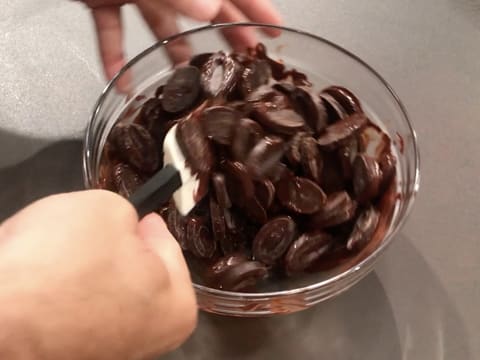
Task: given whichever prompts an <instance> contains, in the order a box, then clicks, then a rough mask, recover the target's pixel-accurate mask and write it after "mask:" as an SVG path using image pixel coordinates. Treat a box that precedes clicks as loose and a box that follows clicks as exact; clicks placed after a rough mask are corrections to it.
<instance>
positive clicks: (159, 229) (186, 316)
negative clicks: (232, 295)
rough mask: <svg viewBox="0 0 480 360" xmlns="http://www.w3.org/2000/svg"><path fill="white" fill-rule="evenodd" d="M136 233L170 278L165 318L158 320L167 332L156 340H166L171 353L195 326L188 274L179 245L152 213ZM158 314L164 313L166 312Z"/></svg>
mask: <svg viewBox="0 0 480 360" xmlns="http://www.w3.org/2000/svg"><path fill="white" fill-rule="evenodd" d="M138 233H139V236H140V237H141V238H142V239H143V240H144V241H145V242H146V244H147V246H149V248H150V249H152V251H153V252H154V253H155V254H156V255H157V256H158V257H159V258H160V259H161V260H162V262H163V265H164V266H165V268H166V270H167V272H168V275H169V279H170V281H169V282H170V284H171V288H170V293H171V301H170V302H169V310H168V315H167V316H163V318H162V319H161V321H160V322H161V323H163V325H164V326H166V328H167V329H169V333H168V334H167V335H166V334H162V333H161V332H160V334H161V336H159V339H161V340H162V341H164V342H165V341H167V345H166V349H167V351H171V350H173V349H175V348H177V347H178V346H180V345H181V344H182V343H183V342H184V341H185V340H186V339H187V338H188V336H190V334H191V333H192V332H193V330H194V328H195V326H196V323H197V303H196V298H195V293H194V290H193V287H192V283H191V280H190V274H189V272H188V268H187V265H186V263H185V260H184V258H183V255H182V251H181V249H180V246H179V245H178V243H177V241H176V240H175V239H174V238H173V236H172V235H171V234H170V233H169V231H168V229H167V227H166V225H165V223H164V222H163V220H162V218H161V217H160V216H159V215H157V214H155V213H153V214H150V215H147V216H146V217H144V218H143V219H142V221H140V223H139V225H138ZM159 314H165V309H162V311H159ZM158 341H159V340H158Z"/></svg>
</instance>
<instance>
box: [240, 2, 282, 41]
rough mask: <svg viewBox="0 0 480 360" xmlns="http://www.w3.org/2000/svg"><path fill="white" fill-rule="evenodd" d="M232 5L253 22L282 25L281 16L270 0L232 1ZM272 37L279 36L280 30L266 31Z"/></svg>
mask: <svg viewBox="0 0 480 360" xmlns="http://www.w3.org/2000/svg"><path fill="white" fill-rule="evenodd" d="M231 1H232V3H233V4H234V5H235V6H236V7H237V8H238V9H239V10H240V11H242V12H243V13H244V14H245V16H246V17H247V18H249V19H250V20H251V21H254V22H259V23H266V24H274V25H279V24H281V22H282V21H281V17H280V14H279V13H278V12H277V10H276V9H275V7H274V6H273V4H272V3H271V1H270V0H255V1H251V0H231ZM265 32H266V33H267V34H268V35H270V36H278V35H279V34H280V31H279V30H276V29H266V30H265Z"/></svg>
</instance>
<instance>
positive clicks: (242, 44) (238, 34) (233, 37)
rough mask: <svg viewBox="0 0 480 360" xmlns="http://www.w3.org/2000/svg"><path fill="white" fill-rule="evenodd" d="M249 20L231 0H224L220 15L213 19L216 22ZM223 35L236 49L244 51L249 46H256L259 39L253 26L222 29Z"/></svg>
mask: <svg viewBox="0 0 480 360" xmlns="http://www.w3.org/2000/svg"><path fill="white" fill-rule="evenodd" d="M242 21H247V18H246V17H245V16H244V15H243V13H242V12H241V11H240V10H239V9H238V8H237V7H236V6H235V5H233V4H232V3H231V2H230V1H224V2H223V3H222V6H221V8H220V11H219V13H218V15H217V16H216V17H215V18H214V19H213V21H212V22H213V23H214V24H218V23H228V22H242ZM222 33H223V36H224V37H225V39H226V40H227V41H228V42H229V43H230V45H231V46H232V48H233V50H234V51H243V50H245V48H247V47H255V45H256V43H257V39H256V37H255V32H254V30H253V29H252V28H248V27H241V28H232V29H228V28H227V29H222Z"/></svg>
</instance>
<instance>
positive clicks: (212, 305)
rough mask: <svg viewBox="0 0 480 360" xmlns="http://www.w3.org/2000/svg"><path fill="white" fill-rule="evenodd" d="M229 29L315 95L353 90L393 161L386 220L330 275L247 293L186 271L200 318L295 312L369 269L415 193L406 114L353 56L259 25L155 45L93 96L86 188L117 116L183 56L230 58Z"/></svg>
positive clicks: (214, 28) (207, 30) (412, 141)
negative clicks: (377, 124) (260, 47)
mask: <svg viewBox="0 0 480 360" xmlns="http://www.w3.org/2000/svg"><path fill="white" fill-rule="evenodd" d="M234 28H248V29H250V31H255V33H256V36H257V39H258V41H260V42H262V43H264V44H265V45H266V47H267V50H268V53H269V55H270V56H271V57H273V58H279V59H281V60H282V61H283V62H284V63H285V64H286V65H287V66H289V67H294V68H296V69H298V70H300V71H302V72H304V73H306V74H307V75H308V77H309V79H310V80H311V81H312V83H313V84H315V87H316V88H318V89H321V88H323V87H326V86H328V85H331V84H336V85H341V86H344V87H347V88H348V89H350V90H352V91H353V92H354V93H355V94H356V95H357V96H358V97H359V98H360V100H361V101H362V104H363V106H364V109H365V111H366V112H367V114H368V115H369V116H370V118H371V119H372V120H374V121H381V124H382V126H383V128H384V129H385V130H386V131H387V132H388V133H389V134H390V136H391V138H392V139H393V140H394V141H393V146H394V151H395V152H396V155H397V158H398V174H399V177H398V189H397V192H396V194H395V208H394V211H393V214H392V215H391V217H389V218H388V219H387V220H386V221H384V222H383V223H382V224H381V226H379V228H381V229H380V230H381V231H377V233H376V235H375V236H374V238H373V239H372V241H371V242H370V244H369V245H368V246H367V247H366V248H365V249H364V250H363V251H362V252H361V253H360V254H359V255H358V256H356V257H355V258H353V259H352V260H351V261H348V262H346V263H343V264H342V265H341V266H337V267H336V268H334V269H333V270H329V271H324V272H318V273H313V274H306V275H304V276H298V277H295V278H287V279H283V280H282V279H280V280H272V281H270V282H267V283H266V284H265V285H262V286H261V287H260V288H259V289H258V290H257V292H252V293H240V292H230V291H223V290H217V289H213V288H210V287H208V286H206V285H205V284H204V283H203V282H202V281H201V279H200V278H199V276H197V272H196V270H195V267H194V266H193V265H192V266H191V272H192V278H193V282H194V287H195V290H196V293H197V298H198V304H199V306H200V308H201V309H203V310H205V311H209V312H214V313H218V314H224V315H232V316H264V315H271V314H279V313H290V312H295V311H299V310H302V309H306V308H308V307H310V306H312V305H314V304H316V303H319V302H321V301H323V300H325V299H328V298H331V297H333V296H335V295H338V294H340V293H341V292H343V291H345V290H347V289H348V288H350V287H351V286H353V285H354V284H355V283H357V282H358V281H360V280H361V279H362V278H363V277H365V276H366V275H367V274H368V273H369V272H370V271H371V270H372V269H373V266H374V265H375V263H376V261H377V260H378V258H379V257H380V256H381V254H383V253H384V251H385V249H386V248H387V247H388V245H389V244H390V243H391V242H392V241H393V239H394V238H395V234H396V233H397V232H398V231H399V229H400V228H401V227H402V225H403V224H404V222H405V220H406V217H407V215H408V214H409V212H410V210H411V207H412V205H413V202H414V199H415V195H416V192H417V191H418V187H419V153H418V149H417V143H416V136H415V132H414V129H413V128H412V125H411V123H410V121H409V119H408V116H407V113H406V111H405V108H404V106H403V105H402V103H401V102H400V100H399V98H398V97H397V96H396V95H395V93H394V92H393V90H392V88H391V87H390V86H389V85H388V83H387V82H386V81H385V80H384V79H383V78H382V77H381V76H380V75H379V74H378V73H377V72H376V71H375V70H374V69H372V68H371V67H370V66H369V65H367V64H366V63H365V62H363V61H362V60H360V59H359V58H358V57H356V56H355V55H353V54H351V53H350V52H348V51H346V50H344V49H342V48H341V47H339V46H337V45H335V44H333V43H331V42H329V41H327V40H325V39H322V38H320V37H318V36H315V35H312V34H308V33H305V32H303V31H299V30H294V29H289V28H284V27H273V26H268V25H260V24H219V25H211V26H206V27H202V28H198V29H194V30H190V31H186V32H184V33H181V34H178V35H175V36H172V37H170V38H168V39H166V40H164V41H161V42H158V43H157V44H155V45H153V46H152V47H150V48H149V49H147V50H145V51H144V52H142V53H141V54H139V55H138V56H137V57H135V58H134V59H133V60H132V61H130V62H129V63H128V64H127V65H126V66H125V67H124V68H123V69H122V70H121V71H120V72H119V74H117V76H116V77H115V78H114V79H113V80H112V81H111V82H110V83H109V84H108V86H107V87H106V89H105V90H104V92H103V93H102V95H101V96H100V98H99V100H98V102H97V104H96V106H95V111H94V113H93V116H92V118H91V120H90V122H89V124H88V127H87V130H86V135H85V140H84V153H83V160H84V180H85V185H86V187H87V188H96V187H99V170H100V169H99V163H100V158H101V154H102V149H103V146H104V144H105V140H106V137H107V135H108V133H109V131H110V129H111V128H112V126H113V125H114V124H115V122H116V121H117V120H118V119H119V118H120V116H122V118H125V117H128V116H131V115H132V114H133V113H134V111H135V109H137V108H138V107H139V105H140V104H141V103H142V101H144V99H145V96H147V97H148V96H151V95H153V93H154V91H155V89H156V87H157V86H158V85H159V83H162V82H164V81H165V79H166V77H167V76H168V75H169V74H170V73H171V71H172V66H173V64H172V61H173V59H176V60H179V59H180V60H182V56H183V57H188V56H189V54H190V52H191V53H192V54H199V53H205V52H216V51H219V50H224V51H231V50H232V48H231V46H230V45H229V43H228V42H227V41H225V39H224V37H223V35H224V33H225V32H228V31H231V30H232V29H234ZM266 28H269V29H272V28H275V29H277V30H279V31H280V35H279V36H278V37H275V38H271V37H269V36H267V35H265V33H264V31H262V30H265V29H266ZM172 54H175V55H174V56H172ZM127 83H128V84H129V85H128V86H127V85H125V84H127ZM127 120H128V119H127Z"/></svg>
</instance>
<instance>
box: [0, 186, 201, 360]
mask: <svg viewBox="0 0 480 360" xmlns="http://www.w3.org/2000/svg"><path fill="white" fill-rule="evenodd" d="M196 316H197V308H196V303H195V296H194V292H193V288H192V285H191V281H190V276H189V273H188V269H187V267H186V264H185V261H184V259H183V256H182V252H181V250H180V248H179V246H178V244H177V242H176V241H175V239H174V238H173V237H172V236H171V235H170V234H169V233H168V230H167V229H166V226H165V225H164V223H163V221H162V220H161V218H160V217H159V216H158V215H156V214H151V215H148V216H147V217H145V218H143V219H142V220H141V221H140V222H138V219H137V215H136V213H135V211H134V209H133V207H132V206H130V205H129V203H128V202H127V201H126V200H124V199H122V198H121V197H120V196H118V195H116V194H113V193H110V192H107V191H102V190H91V191H84V192H77V193H70V194H62V195H55V196H51V197H48V198H45V199H43V200H40V201H38V202H35V203H34V204H32V205H30V206H28V207H27V208H25V209H23V210H22V211H20V212H19V213H18V214H16V215H15V216H13V217H12V218H10V219H8V220H6V221H5V222H4V223H3V224H2V225H1V226H0V323H1V324H2V326H0V358H1V359H9V360H17V359H73V360H75V359H91V360H96V359H102V360H104V359H127V360H129V359H132V360H133V359H134V360H143V359H150V358H152V357H154V356H158V355H159V354H161V353H164V352H166V351H170V350H172V349H174V348H175V347H177V346H179V345H180V344H181V343H182V342H183V341H184V340H185V339H186V338H187V337H188V336H189V335H190V333H191V331H192V330H193V328H194V326H195V324H196Z"/></svg>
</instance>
